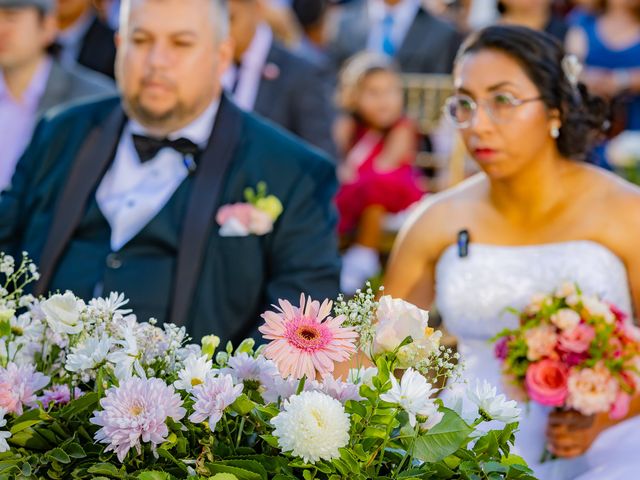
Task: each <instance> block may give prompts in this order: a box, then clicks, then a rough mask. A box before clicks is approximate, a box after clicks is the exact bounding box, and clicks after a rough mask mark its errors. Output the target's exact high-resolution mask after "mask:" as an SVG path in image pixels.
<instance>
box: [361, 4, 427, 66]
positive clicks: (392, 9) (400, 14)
mask: <svg viewBox="0 0 640 480" xmlns="http://www.w3.org/2000/svg"><path fill="white" fill-rule="evenodd" d="M419 9H420V0H401V1H400V2H399V3H398V4H396V5H394V6H391V5H387V4H386V3H385V2H384V0H369V3H368V10H369V20H370V23H371V30H370V31H369V39H368V40H367V50H370V51H374V52H379V53H384V50H383V48H382V43H383V35H384V30H383V29H384V27H383V22H384V19H385V17H386V16H387V15H391V16H392V17H393V26H392V27H391V40H392V42H393V45H394V47H395V50H396V52H397V51H398V49H400V46H401V45H402V42H404V39H405V37H406V36H407V33H408V32H409V28H411V24H412V23H413V21H414V19H415V18H416V14H417V13H418V10H419Z"/></svg>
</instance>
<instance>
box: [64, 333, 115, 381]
mask: <svg viewBox="0 0 640 480" xmlns="http://www.w3.org/2000/svg"><path fill="white" fill-rule="evenodd" d="M112 345H113V340H112V339H111V337H109V336H108V335H107V334H104V333H103V334H102V337H100V338H95V337H90V338H88V339H87V340H85V341H84V342H83V343H82V344H80V345H78V346H76V347H73V348H72V349H71V353H70V354H69V356H68V357H67V363H66V365H65V368H66V369H67V370H69V371H70V372H81V371H83V370H90V369H93V368H96V367H97V366H99V365H100V364H101V363H102V362H104V361H105V360H106V359H107V355H108V354H109V349H110V348H111V346H112Z"/></svg>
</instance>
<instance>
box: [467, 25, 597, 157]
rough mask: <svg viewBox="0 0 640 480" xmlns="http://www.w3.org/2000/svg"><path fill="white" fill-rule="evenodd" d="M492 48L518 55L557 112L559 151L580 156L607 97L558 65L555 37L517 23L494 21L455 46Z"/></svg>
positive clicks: (561, 54) (559, 51)
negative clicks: (572, 79)
mask: <svg viewBox="0 0 640 480" xmlns="http://www.w3.org/2000/svg"><path fill="white" fill-rule="evenodd" d="M482 50H497V51H500V52H502V53H505V54H506V55H508V56H510V57H511V58H513V59H514V60H515V61H517V62H518V63H519V64H520V66H521V67H522V69H523V70H524V72H525V73H526V75H527V76H528V77H529V79H530V80H531V81H532V82H533V83H534V84H535V85H536V87H537V88H538V90H539V92H540V97H541V98H542V101H543V102H544V103H545V105H546V106H547V108H548V109H550V110H553V109H556V110H558V111H559V112H560V121H561V122H562V126H561V128H560V136H559V137H558V138H557V140H556V143H557V145H558V150H559V151H560V153H561V154H562V155H563V156H565V157H569V158H575V159H582V158H584V157H585V155H586V154H587V153H588V152H589V151H590V150H591V147H592V146H593V143H594V142H595V140H597V139H599V138H600V137H601V135H602V134H603V133H604V131H605V130H606V128H608V107H607V103H606V102H605V101H604V100H603V99H602V98H600V97H596V96H593V95H591V94H590V93H589V92H588V91H587V88H586V86H585V85H584V84H582V83H578V84H577V85H576V86H575V87H574V86H573V85H572V84H571V82H570V81H569V78H568V77H567V74H566V73H565V71H564V70H563V66H562V65H563V59H564V58H565V55H566V53H565V51H564V48H563V47H562V45H561V44H560V42H558V41H557V40H556V39H555V38H554V37H552V36H550V35H548V34H546V33H544V32H539V31H536V30H532V29H529V28H526V27H520V26H504V25H496V26H491V27H487V28H485V29H482V30H480V31H478V32H475V33H473V34H471V35H470V36H469V37H468V38H467V40H466V41H465V42H464V43H463V45H462V46H461V47H460V50H459V51H458V56H457V58H456V63H458V62H460V61H461V60H462V58H463V57H464V56H465V55H468V54H471V53H474V52H479V51H482Z"/></svg>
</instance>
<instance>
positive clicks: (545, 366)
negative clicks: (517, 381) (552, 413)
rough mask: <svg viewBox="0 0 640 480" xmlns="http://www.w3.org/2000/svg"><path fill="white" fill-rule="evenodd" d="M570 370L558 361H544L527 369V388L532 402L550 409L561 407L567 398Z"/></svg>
mask: <svg viewBox="0 0 640 480" xmlns="http://www.w3.org/2000/svg"><path fill="white" fill-rule="evenodd" d="M568 377H569V369H568V368H567V366H566V365H565V364H564V363H562V362H559V361H557V360H550V359H544V360H540V361H539V362H535V363H532V364H531V365H529V368H528V369H527V374H526V377H525V386H526V389H527V394H528V395H529V397H530V398H531V399H532V400H535V401H536V402H538V403H540V404H542V405H547V406H550V407H561V406H562V405H564V402H565V400H566V398H567V393H568V390H567V379H568Z"/></svg>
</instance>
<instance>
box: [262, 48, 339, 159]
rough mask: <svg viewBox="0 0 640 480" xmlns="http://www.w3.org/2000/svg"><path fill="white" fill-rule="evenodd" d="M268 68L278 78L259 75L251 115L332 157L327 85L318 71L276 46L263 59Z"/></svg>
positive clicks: (330, 118) (334, 148) (331, 115)
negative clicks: (258, 84)
mask: <svg viewBox="0 0 640 480" xmlns="http://www.w3.org/2000/svg"><path fill="white" fill-rule="evenodd" d="M269 64H272V65H275V66H277V71H278V74H277V75H274V77H275V78H269V77H268V76H266V75H263V77H262V79H261V81H260V86H259V88H258V94H257V96H256V102H255V105H254V111H255V112H256V113H259V114H260V115H262V116H263V117H265V118H268V119H269V120H271V121H273V122H275V123H277V124H279V125H280V126H282V127H284V128H285V129H287V130H289V131H290V132H292V133H294V134H295V135H297V136H299V137H300V138H302V139H304V140H306V141H307V142H309V143H311V144H312V145H315V146H316V147H319V148H320V149H321V150H323V151H324V152H326V153H328V154H329V155H330V156H332V157H335V155H336V153H337V152H336V147H335V145H334V143H333V139H332V123H333V115H334V110H333V108H332V98H331V93H330V85H329V84H328V82H326V81H325V77H324V76H323V75H322V74H321V72H320V71H319V69H318V67H316V66H315V65H313V64H312V63H311V62H308V61H307V60H305V59H303V58H301V57H299V56H297V55H296V54H294V53H292V52H290V51H289V50H287V49H286V48H284V47H283V46H281V45H280V44H278V43H277V42H274V43H273V44H272V46H271V50H270V51H269V55H268V56H267V62H266V65H267V66H268V65H269Z"/></svg>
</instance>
